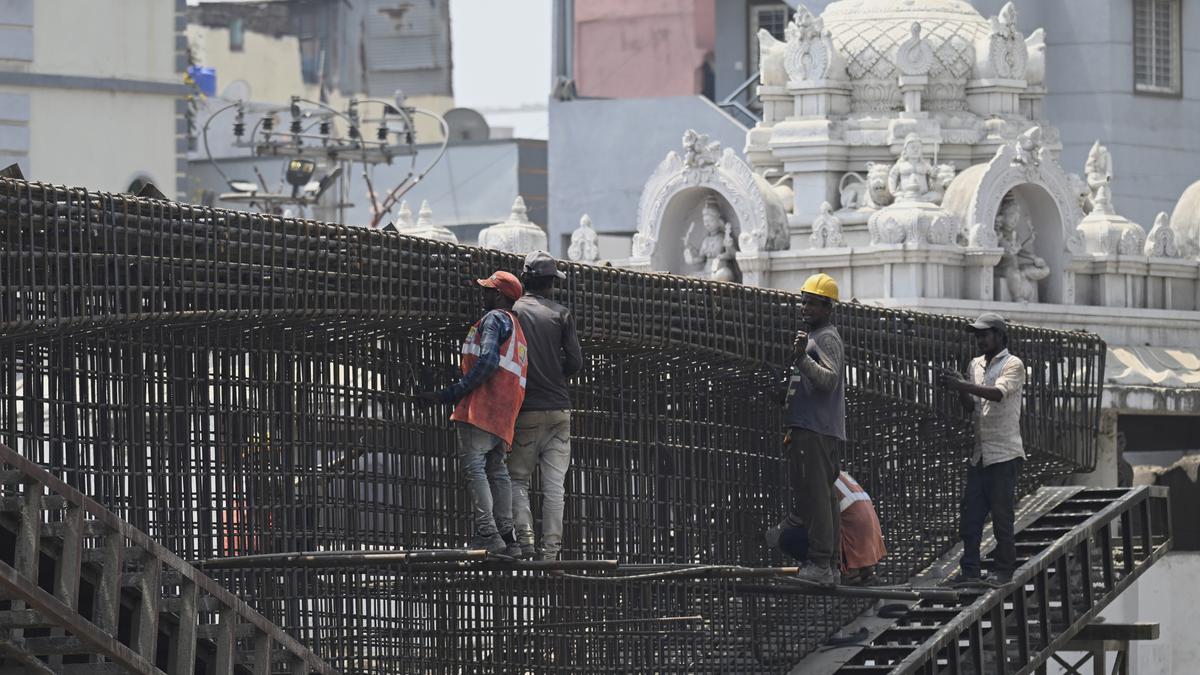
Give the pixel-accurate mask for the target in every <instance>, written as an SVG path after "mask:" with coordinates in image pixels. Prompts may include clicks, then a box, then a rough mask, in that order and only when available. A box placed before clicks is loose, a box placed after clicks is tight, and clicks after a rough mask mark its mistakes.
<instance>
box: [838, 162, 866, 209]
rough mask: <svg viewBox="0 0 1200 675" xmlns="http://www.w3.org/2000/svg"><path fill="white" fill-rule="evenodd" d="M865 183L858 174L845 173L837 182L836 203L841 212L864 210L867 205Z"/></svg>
mask: <svg viewBox="0 0 1200 675" xmlns="http://www.w3.org/2000/svg"><path fill="white" fill-rule="evenodd" d="M867 200H868V197H867V181H866V180H864V179H863V177H862V176H861V175H860V174H857V173H855V172H853V171H847V172H846V173H844V174H842V179H841V180H840V181H838V201H839V203H841V205H842V208H841V210H843V211H853V210H855V209H861V208H865V207H866V206H867V204H868V201H867Z"/></svg>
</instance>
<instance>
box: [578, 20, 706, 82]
mask: <svg viewBox="0 0 1200 675" xmlns="http://www.w3.org/2000/svg"><path fill="white" fill-rule="evenodd" d="M714 2H715V0H654V1H653V2H646V0H586V1H580V0H576V1H575V3H574V10H575V41H574V43H575V52H574V57H575V58H574V64H575V73H574V75H575V86H576V91H577V93H578V95H580V96H587V97H598V98H641V97H656V96H688V95H695V94H701V93H705V82H706V80H707V81H709V82H711V79H712V75H711V73H712V58H713V46H714V42H715V8H714ZM706 61H707V62H708V66H707V68H706V65H705V64H706ZM706 71H707V72H706ZM709 87H711V84H710V85H709ZM710 95H711V94H710Z"/></svg>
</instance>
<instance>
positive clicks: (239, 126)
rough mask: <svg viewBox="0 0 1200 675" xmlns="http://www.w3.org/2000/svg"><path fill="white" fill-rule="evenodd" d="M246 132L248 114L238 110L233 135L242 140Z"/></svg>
mask: <svg viewBox="0 0 1200 675" xmlns="http://www.w3.org/2000/svg"><path fill="white" fill-rule="evenodd" d="M245 134H246V115H245V113H243V112H242V111H241V110H239V111H238V113H237V117H236V118H234V120H233V137H234V138H236V139H238V140H241V139H242V136H244V135H245Z"/></svg>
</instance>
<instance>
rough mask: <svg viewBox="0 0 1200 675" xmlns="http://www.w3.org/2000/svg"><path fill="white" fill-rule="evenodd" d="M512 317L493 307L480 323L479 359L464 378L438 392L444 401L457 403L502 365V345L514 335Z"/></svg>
mask: <svg viewBox="0 0 1200 675" xmlns="http://www.w3.org/2000/svg"><path fill="white" fill-rule="evenodd" d="M512 332H513V325H512V319H511V318H509V316H508V313H507V312H503V311H501V310H498V309H493V310H492V311H490V312H488V313H487V314H485V315H484V317H483V321H481V322H480V324H479V334H480V337H479V360H477V361H476V362H475V365H474V366H473V367H472V368H471V369H470V370H469V371H467V373H466V374H465V375H463V376H462V379H461V380H459V381H458V382H456V383H454V384H452V385H450V386H449V387H446V388H445V389H443V390H441V391H440V392H438V397H439V398H440V399H441V401H442V403H455V402H457V401H459V400H461V399H462V398H463V397H464V396H466V395H467V394H469V393H471V390H473V389H475V388H476V387H478V386H479V385H481V384H483V383H484V382H486V381H487V379H488V378H489V377H491V376H492V373H494V372H496V368H497V367H498V366H499V365H500V346H501V345H503V344H504V342H505V341H506V340H508V338H509V337H511V336H512Z"/></svg>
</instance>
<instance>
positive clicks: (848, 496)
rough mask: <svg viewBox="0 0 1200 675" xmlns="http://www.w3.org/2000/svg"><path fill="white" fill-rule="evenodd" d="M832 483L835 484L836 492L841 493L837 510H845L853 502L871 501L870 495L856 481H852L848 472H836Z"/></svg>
mask: <svg viewBox="0 0 1200 675" xmlns="http://www.w3.org/2000/svg"><path fill="white" fill-rule="evenodd" d="M833 484H834V485H836V486H837V489H838V492H841V493H842V499H841V501H839V502H838V510H839V511H845V510H846V509H848V508H850V507H851V505H853V504H854V502H869V501H871V495H869V494H867V491H866V490H864V489H862V487H861V486H860V485H859V484H858V483H856V482H854V479H853V478H851V477H850V474H848V473H846V472H844V471H843V472H842V473H839V474H838V478H837V480H836V481H834V482H833Z"/></svg>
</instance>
